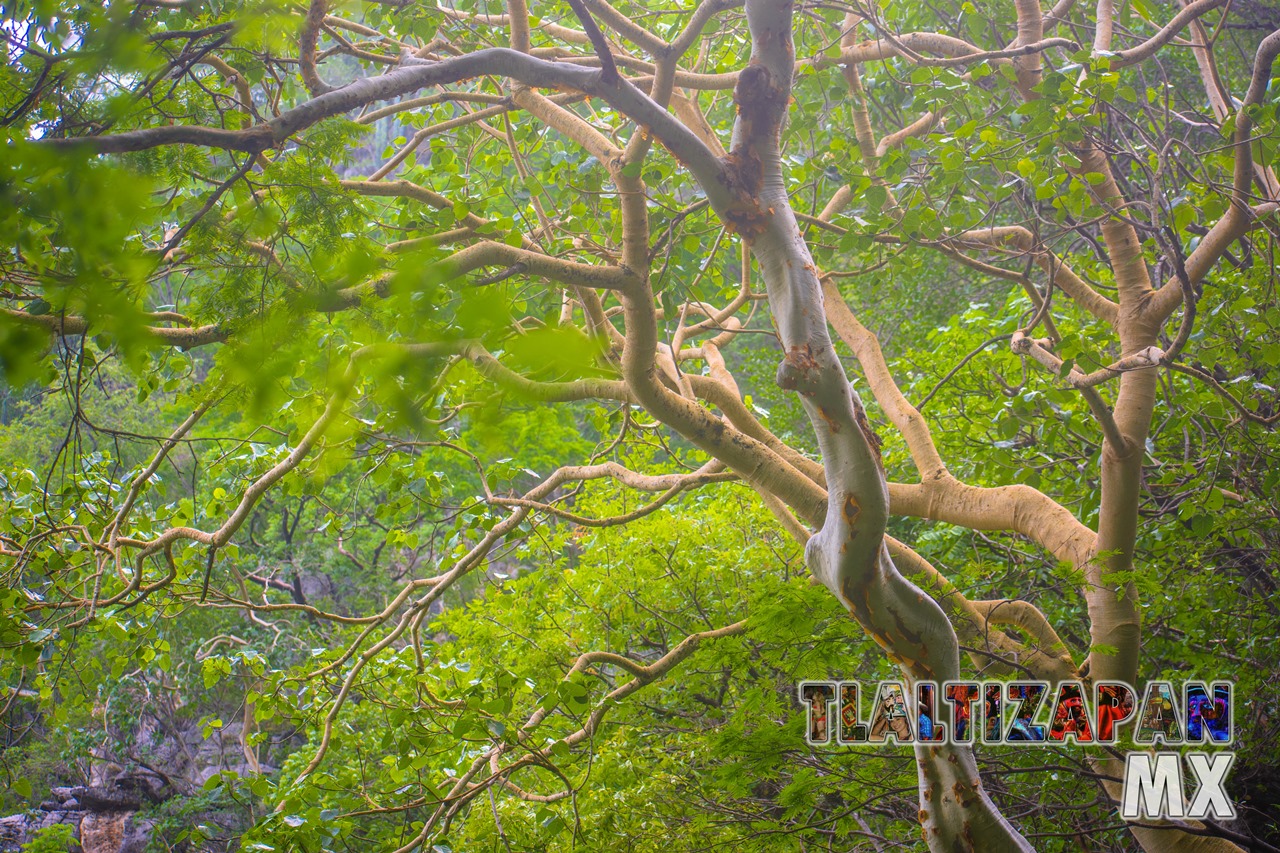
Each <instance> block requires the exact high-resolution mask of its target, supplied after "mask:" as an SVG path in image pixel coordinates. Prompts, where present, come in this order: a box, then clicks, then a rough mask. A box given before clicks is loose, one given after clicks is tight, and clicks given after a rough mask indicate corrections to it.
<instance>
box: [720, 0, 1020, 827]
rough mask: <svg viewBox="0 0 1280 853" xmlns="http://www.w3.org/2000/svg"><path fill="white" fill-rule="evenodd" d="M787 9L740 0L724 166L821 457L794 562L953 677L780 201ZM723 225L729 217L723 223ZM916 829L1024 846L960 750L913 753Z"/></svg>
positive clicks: (913, 667)
mask: <svg viewBox="0 0 1280 853" xmlns="http://www.w3.org/2000/svg"><path fill="white" fill-rule="evenodd" d="M792 12H793V7H792V5H791V4H790V3H788V2H778V0H750V2H748V3H747V21H748V24H749V26H750V29H751V35H752V55H751V63H750V64H749V65H748V66H747V67H746V68H745V69H744V70H743V72H742V76H741V78H740V81H739V83H738V89H737V101H738V105H739V116H738V121H737V123H736V125H735V128H734V140H733V147H732V150H731V151H730V154H729V161H730V163H731V165H732V167H733V168H734V169H735V172H736V177H737V179H738V180H737V181H736V186H735V187H734V188H735V189H736V190H737V191H738V192H739V194H740V195H739V203H740V205H741V207H740V211H741V212H740V214H739V215H738V216H737V217H736V218H735V219H736V222H735V224H737V226H738V227H739V229H740V230H741V231H742V233H743V237H744V238H745V239H746V240H747V241H748V242H749V244H750V246H751V249H752V252H753V253H754V255H755V257H756V260H757V262H758V263H759V265H760V269H761V271H762V274H763V277H764V280H765V283H766V286H767V289H768V295H769V304H770V307H771V308H772V310H773V317H774V322H775V323H776V325H777V329H778V333H779V336H780V338H781V340H782V345H783V348H784V350H785V353H786V355H785V357H784V359H783V362H782V364H781V365H780V366H779V368H778V384H779V385H780V386H782V387H783V388H788V389H793V390H795V391H797V392H798V393H799V395H800V400H801V403H802V404H803V406H804V409H805V412H806V414H808V416H809V420H810V422H811V423H812V424H813V429H814V432H815V434H816V436H817V439H818V444H819V447H820V448H821V450H822V458H823V467H824V470H825V473H826V481H827V508H826V517H825V519H824V521H823V524H822V527H821V529H819V530H818V532H817V533H816V534H814V535H813V537H812V538H811V539H810V540H809V543H808V545H807V546H806V547H805V561H806V563H807V564H808V565H809V568H810V569H811V570H812V572H813V574H814V576H815V577H817V578H818V580H820V581H821V582H822V583H823V584H824V585H826V587H827V588H828V589H830V590H831V592H832V593H833V594H834V595H835V596H836V598H837V599H839V600H840V602H841V603H842V604H843V605H844V606H845V607H846V608H848V610H849V612H850V613H852V614H853V616H854V618H856V619H857V620H858V622H859V623H860V624H861V625H862V626H863V627H864V628H865V629H866V630H867V632H868V633H870V634H871V636H872V637H874V638H875V640H876V641H877V642H878V643H879V644H880V645H881V646H882V647H884V648H885V650H886V651H887V652H888V654H889V656H890V658H891V659H892V660H893V661H894V662H895V663H897V664H898V665H899V666H900V667H901V668H902V670H903V672H904V673H905V674H906V675H907V677H908V679H909V680H911V681H914V680H916V679H931V680H934V681H938V682H941V681H944V680H947V679H952V678H957V677H959V671H960V666H959V650H958V646H957V641H956V637H955V632H954V631H953V630H952V627H951V623H950V622H949V621H948V620H947V618H946V616H945V614H944V613H943V612H942V609H941V608H940V607H939V606H938V605H937V603H936V602H934V600H933V599H931V598H930V597H929V596H927V595H925V594H924V593H923V592H922V591H921V590H920V589H918V588H917V587H915V586H914V585H913V584H911V583H910V582H909V581H907V580H906V579H905V578H903V576H902V575H901V574H900V573H899V572H898V570H897V567H896V566H895V565H894V563H893V560H892V558H891V557H890V556H889V552H888V549H887V547H886V545H885V540H884V531H885V525H886V523H887V521H888V515H889V493H888V484H887V481H886V479H885V475H884V469H883V467H882V465H881V463H880V455H879V449H878V441H877V439H876V438H875V436H874V435H872V433H871V430H870V427H869V425H868V424H867V420H866V416H865V414H864V413H863V409H862V404H861V401H860V400H859V399H858V396H857V394H856V392H855V391H854V390H853V388H852V387H851V386H850V384H849V380H848V378H847V376H846V375H845V371H844V368H843V367H842V366H841V364H840V360H839V358H838V357H837V356H836V353H835V349H834V347H833V346H832V344H831V339H830V337H829V335H828V333H827V320H826V312H825V310H824V308H823V297H822V287H821V284H820V283H819V280H818V275H817V270H816V268H815V266H814V263H813V258H812V257H811V255H810V253H809V249H808V246H807V245H806V244H805V242H804V239H803V238H802V237H801V235H800V230H799V228H798V227H797V224H796V219H795V216H794V214H793V213H792V210H791V206H790V203H789V200H788V197H787V191H786V184H785V180H784V178H783V174H782V161H781V157H780V154H779V138H780V134H781V128H782V122H783V119H784V115H785V110H786V105H787V103H788V100H789V97H790V88H791V77H792V72H793V65H794V58H795V54H794V49H793V47H792V40H791V17H792ZM731 221H735V220H731ZM916 758H917V765H918V767H919V776H920V814H919V817H920V823H921V826H922V830H923V835H924V839H925V841H926V842H927V843H928V845H929V847H930V849H931V850H938V851H942V850H946V851H956V850H975V851H979V850H980V851H989V850H1030V849H1032V848H1031V846H1030V845H1029V844H1028V843H1027V842H1026V840H1025V839H1023V838H1022V836H1021V835H1019V834H1018V832H1017V830H1015V829H1014V828H1013V827H1012V826H1011V825H1010V824H1009V822H1008V821H1006V820H1005V819H1004V817H1003V816H1002V815H1001V814H1000V812H999V811H998V810H997V809H996V807H995V805H994V804H993V803H992V802H991V800H990V798H989V797H988V796H987V794H986V792H985V791H984V790H983V787H982V782H981V780H980V778H979V776H978V769H977V764H976V762H975V760H974V757H973V752H972V750H971V749H969V748H967V747H962V746H943V745H938V746H934V745H917V746H916Z"/></svg>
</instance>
